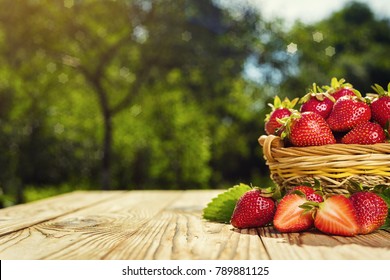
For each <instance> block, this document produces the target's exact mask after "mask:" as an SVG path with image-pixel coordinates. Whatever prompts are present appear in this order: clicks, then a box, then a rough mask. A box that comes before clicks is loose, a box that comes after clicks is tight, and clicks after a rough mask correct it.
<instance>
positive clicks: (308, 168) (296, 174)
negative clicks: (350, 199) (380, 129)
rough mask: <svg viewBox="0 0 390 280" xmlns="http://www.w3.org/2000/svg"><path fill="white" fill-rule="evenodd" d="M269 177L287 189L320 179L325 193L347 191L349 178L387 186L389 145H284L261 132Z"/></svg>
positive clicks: (260, 139)
mask: <svg viewBox="0 0 390 280" xmlns="http://www.w3.org/2000/svg"><path fill="white" fill-rule="evenodd" d="M258 141H259V143H260V145H261V146H262V147H263V154H264V158H265V160H266V164H267V165H268V166H269V169H270V173H271V179H272V180H273V181H274V182H275V183H276V184H278V185H279V186H280V187H281V188H286V189H289V188H291V187H292V186H294V185H298V184H300V183H303V182H313V181H314V180H313V178H316V179H318V180H319V181H320V182H321V185H322V187H323V190H324V193H326V194H340V193H348V191H347V188H348V186H349V185H350V181H356V182H361V183H363V184H364V185H367V186H372V187H373V186H375V185H379V184H385V185H390V144H388V143H383V144H375V145H352V144H348V145H347V144H332V145H324V146H312V147H284V142H283V141H282V140H281V139H280V137H277V136H273V135H269V136H266V135H262V136H260V138H259V139H258Z"/></svg>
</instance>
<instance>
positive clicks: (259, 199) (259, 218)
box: [230, 188, 276, 229]
mask: <svg viewBox="0 0 390 280" xmlns="http://www.w3.org/2000/svg"><path fill="white" fill-rule="evenodd" d="M275 210H276V205H275V201H274V200H273V199H272V198H271V197H264V196H263V195H262V192H261V190H259V189H257V188H255V189H253V190H250V191H248V192H246V193H244V194H243V195H242V196H241V197H240V199H239V200H238V201H237V204H236V206H235V208H234V211H233V214H232V217H231V220H230V223H231V224H232V225H233V226H234V227H236V228H240V229H241V228H253V227H262V226H265V225H267V224H269V223H271V222H272V219H273V218H274V215H275Z"/></svg>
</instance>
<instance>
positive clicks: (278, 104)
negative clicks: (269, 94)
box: [264, 96, 298, 136]
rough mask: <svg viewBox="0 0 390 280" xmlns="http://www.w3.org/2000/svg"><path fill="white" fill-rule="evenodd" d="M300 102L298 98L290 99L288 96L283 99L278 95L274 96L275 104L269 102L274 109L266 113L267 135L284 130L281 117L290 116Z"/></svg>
mask: <svg viewBox="0 0 390 280" xmlns="http://www.w3.org/2000/svg"><path fill="white" fill-rule="evenodd" d="M297 102H298V98H295V99H293V100H291V101H290V100H289V99H288V98H287V97H286V98H285V99H284V100H283V101H281V100H280V98H279V97H278V96H275V98H274V104H268V105H269V106H270V107H271V108H272V111H271V113H270V114H267V115H266V118H265V126H264V130H265V132H266V133H267V135H271V134H273V135H278V136H280V134H281V133H282V131H283V124H282V123H281V122H279V120H280V119H283V118H286V117H289V116H290V115H291V111H292V109H293V108H294V106H295V104H296V103H297Z"/></svg>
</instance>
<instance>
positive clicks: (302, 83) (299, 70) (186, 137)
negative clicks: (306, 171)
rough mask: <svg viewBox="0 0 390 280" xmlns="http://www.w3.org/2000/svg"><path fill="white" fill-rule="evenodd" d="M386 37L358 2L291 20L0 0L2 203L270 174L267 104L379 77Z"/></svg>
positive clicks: (230, 12)
mask: <svg viewBox="0 0 390 280" xmlns="http://www.w3.org/2000/svg"><path fill="white" fill-rule="evenodd" d="M319 33H321V34H322V39H321V40H319V39H318V38H320V37H321V36H320V37H313V36H314V34H317V35H318V34H319ZM313 38H317V39H316V40H314V39H313ZM290 42H294V43H296V44H297V46H298V51H297V53H295V54H290V53H288V52H286V46H287V45H288V44H289V43H290ZM389 47H390V26H389V21H388V19H378V18H376V17H375V15H374V14H373V13H372V11H371V10H370V9H369V7H368V6H366V5H365V4H362V3H360V2H358V3H354V2H352V3H350V4H348V5H347V6H346V7H345V8H344V9H342V10H341V11H339V12H336V13H334V14H333V15H331V16H330V17H329V18H327V19H325V20H322V21H320V22H318V23H315V24H313V25H305V24H302V23H299V22H298V23H296V24H295V25H294V26H293V28H292V29H291V30H286V28H285V27H284V25H283V22H281V21H280V20H274V21H265V20H264V19H263V18H262V16H261V13H260V12H259V11H258V10H255V9H253V8H252V7H250V6H246V5H245V4H237V2H235V4H226V5H225V6H222V5H221V4H220V3H219V2H218V1H215V2H214V1H211V0H200V1H188V0H175V1H171V0H156V1H149V0H123V1H120V0H117V1H95V0H83V1H73V0H65V1H63V0H29V1H25V0H0V170H1V172H0V188H1V191H2V195H1V200H2V201H1V203H2V205H3V206H8V205H11V204H13V203H20V202H23V201H25V200H27V201H30V200H35V199H38V198H41V197H45V196H50V195H54V194H56V193H62V192H67V191H72V190H76V189H189V188H227V187H230V186H231V185H233V184H236V183H239V182H244V183H248V184H249V183H253V184H254V185H259V184H270V181H269V179H268V169H267V167H266V165H265V163H264V160H263V159H262V153H261V149H260V147H259V145H258V143H257V138H258V137H259V136H260V135H261V134H263V133H264V130H263V125H264V124H263V120H264V117H265V114H266V113H267V112H268V110H269V108H268V107H267V105H266V104H267V103H270V102H272V98H273V96H274V95H276V94H278V95H279V96H281V97H284V96H289V97H292V96H303V95H304V94H305V91H306V89H307V88H308V87H311V84H312V83H313V82H317V83H319V84H321V83H322V84H325V83H328V82H329V81H330V78H331V77H333V76H338V77H344V78H346V79H347V81H348V82H351V83H352V84H354V85H355V84H356V85H357V86H359V87H361V89H362V90H363V91H365V90H368V89H369V87H370V85H371V84H373V83H380V84H382V85H386V84H387V83H388V77H389V73H390V61H389V59H388V58H387V53H386V51H387V50H389V49H390V48H389ZM326 50H328V51H326ZM253 77H256V78H253ZM358 89H359V88H358Z"/></svg>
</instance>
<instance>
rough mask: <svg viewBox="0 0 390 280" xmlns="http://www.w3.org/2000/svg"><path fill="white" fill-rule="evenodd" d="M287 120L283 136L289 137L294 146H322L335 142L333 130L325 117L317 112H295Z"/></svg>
mask: <svg viewBox="0 0 390 280" xmlns="http://www.w3.org/2000/svg"><path fill="white" fill-rule="evenodd" d="M285 122H286V129H285V131H284V132H283V133H282V138H287V139H288V140H289V141H290V142H291V144H292V145H293V146H296V147H306V146H321V145H326V144H335V143H336V139H335V138H334V136H333V134H332V131H331V130H330V128H329V126H328V124H327V123H326V121H325V119H324V118H323V117H321V116H320V115H318V114H317V113H315V112H303V113H299V112H294V113H293V114H292V115H291V116H290V117H289V118H288V119H287V120H285Z"/></svg>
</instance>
